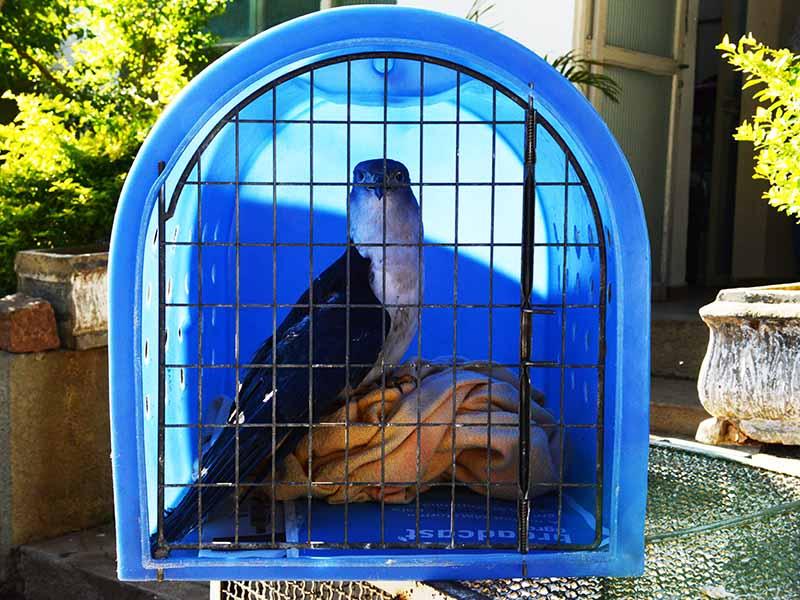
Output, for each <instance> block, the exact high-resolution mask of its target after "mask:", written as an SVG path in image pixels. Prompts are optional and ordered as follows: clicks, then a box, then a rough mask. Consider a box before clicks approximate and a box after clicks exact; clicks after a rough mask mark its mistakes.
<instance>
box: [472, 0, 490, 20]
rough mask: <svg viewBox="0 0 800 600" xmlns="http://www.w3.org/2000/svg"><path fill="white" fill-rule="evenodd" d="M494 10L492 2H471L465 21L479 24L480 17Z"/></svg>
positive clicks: (487, 0)
mask: <svg viewBox="0 0 800 600" xmlns="http://www.w3.org/2000/svg"><path fill="white" fill-rule="evenodd" d="M493 8H494V2H489V0H473V2H472V6H470V7H469V10H468V11H467V16H466V19H467V20H469V21H475V22H476V23H478V22H480V20H481V17H483V16H484V15H485V14H486V13H488V12H489V11H490V10H492V9H493Z"/></svg>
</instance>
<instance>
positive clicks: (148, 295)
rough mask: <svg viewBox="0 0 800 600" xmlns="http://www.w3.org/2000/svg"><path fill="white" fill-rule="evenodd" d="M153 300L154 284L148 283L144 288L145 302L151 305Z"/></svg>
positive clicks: (146, 304)
mask: <svg viewBox="0 0 800 600" xmlns="http://www.w3.org/2000/svg"><path fill="white" fill-rule="evenodd" d="M152 301H153V284H152V283H148V284H147V287H146V288H145V290H144V304H145V306H150V303H151V302H152Z"/></svg>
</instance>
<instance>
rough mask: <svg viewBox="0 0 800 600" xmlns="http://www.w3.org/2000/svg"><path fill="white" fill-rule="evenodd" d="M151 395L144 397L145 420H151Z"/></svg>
mask: <svg viewBox="0 0 800 600" xmlns="http://www.w3.org/2000/svg"><path fill="white" fill-rule="evenodd" d="M150 415H151V413H150V394H145V395H144V418H145V419H147V420H148V421H149V420H150Z"/></svg>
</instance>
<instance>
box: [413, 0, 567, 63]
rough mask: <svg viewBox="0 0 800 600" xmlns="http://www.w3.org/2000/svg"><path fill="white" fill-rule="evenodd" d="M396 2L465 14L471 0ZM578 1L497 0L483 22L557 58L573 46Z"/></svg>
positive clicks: (539, 52) (536, 50)
mask: <svg viewBox="0 0 800 600" xmlns="http://www.w3.org/2000/svg"><path fill="white" fill-rule="evenodd" d="M397 4H398V5H399V6H414V7H417V8H426V9H428V10H436V11H439V12H443V13H447V14H450V15H457V16H459V17H463V16H465V15H466V14H467V12H469V9H470V6H472V0H397ZM489 4H491V2H489ZM575 4H576V0H558V1H554V0H495V2H494V7H493V8H492V9H491V10H490V11H489V12H487V13H486V15H485V16H484V17H483V18H481V21H480V22H481V23H483V24H484V25H487V26H496V27H495V28H496V29H497V30H498V31H500V32H502V33H504V34H505V35H507V36H509V37H511V38H513V39H515V40H517V41H518V42H520V43H521V44H523V45H524V46H527V47H528V48H530V49H531V50H533V51H534V52H536V53H537V54H539V55H540V56H544V55H548V56H550V57H556V56H560V55H561V54H565V53H566V52H568V51H569V50H570V49H572V38H573V31H574V29H575Z"/></svg>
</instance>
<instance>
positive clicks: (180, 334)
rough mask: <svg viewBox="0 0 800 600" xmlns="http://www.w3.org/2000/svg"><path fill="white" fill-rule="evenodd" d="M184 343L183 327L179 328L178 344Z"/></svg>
mask: <svg viewBox="0 0 800 600" xmlns="http://www.w3.org/2000/svg"><path fill="white" fill-rule="evenodd" d="M181 342H183V327H178V343H181Z"/></svg>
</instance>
